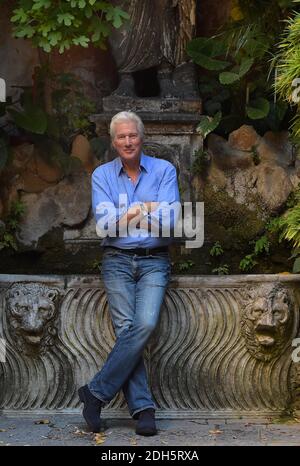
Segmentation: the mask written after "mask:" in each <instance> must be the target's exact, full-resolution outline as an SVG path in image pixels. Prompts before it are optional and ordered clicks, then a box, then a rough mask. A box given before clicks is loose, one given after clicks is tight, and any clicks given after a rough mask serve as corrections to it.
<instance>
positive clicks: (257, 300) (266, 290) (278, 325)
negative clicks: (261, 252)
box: [241, 284, 295, 361]
mask: <svg viewBox="0 0 300 466" xmlns="http://www.w3.org/2000/svg"><path fill="white" fill-rule="evenodd" d="M294 306H295V302H294V297H293V294H292V292H291V291H290V290H288V289H286V288H284V287H283V286H282V285H281V284H276V285H275V286H274V284H272V285H271V284H263V285H261V286H259V287H258V288H256V289H253V290H251V291H250V296H249V297H248V300H246V301H245V302H244V311H243V315H242V328H241V330H242V335H243V337H244V338H245V342H246V346H247V348H248V350H249V352H250V353H251V354H252V356H254V357H255V358H256V359H259V360H262V361H270V360H271V359H274V358H275V357H277V356H280V355H281V354H282V352H283V350H284V348H285V346H286V345H287V343H288V341H289V338H290V337H291V325H292V321H293V311H294Z"/></svg>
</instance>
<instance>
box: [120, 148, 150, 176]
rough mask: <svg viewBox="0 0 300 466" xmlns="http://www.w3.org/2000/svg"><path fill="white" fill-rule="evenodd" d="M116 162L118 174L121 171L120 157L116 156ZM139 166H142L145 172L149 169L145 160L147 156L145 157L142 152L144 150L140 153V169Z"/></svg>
mask: <svg viewBox="0 0 300 466" xmlns="http://www.w3.org/2000/svg"><path fill="white" fill-rule="evenodd" d="M116 163H117V171H118V175H120V173H121V172H122V170H123V164H122V160H121V157H117V159H116ZM141 168H143V169H144V170H145V171H146V173H147V172H148V169H149V166H148V160H147V157H146V155H145V154H144V152H142V153H141V159H140V169H141Z"/></svg>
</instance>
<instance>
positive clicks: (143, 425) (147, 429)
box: [135, 408, 157, 436]
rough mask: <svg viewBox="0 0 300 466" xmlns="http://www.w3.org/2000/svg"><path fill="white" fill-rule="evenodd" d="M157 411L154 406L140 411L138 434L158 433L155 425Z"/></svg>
mask: <svg viewBox="0 0 300 466" xmlns="http://www.w3.org/2000/svg"><path fill="white" fill-rule="evenodd" d="M154 414H155V411H154V409H152V408H148V409H145V410H144V411H140V413H139V419H138V422H137V425H136V429H135V432H136V434H138V435H147V436H150V435H156V434H157V429H156V425H155V416H154Z"/></svg>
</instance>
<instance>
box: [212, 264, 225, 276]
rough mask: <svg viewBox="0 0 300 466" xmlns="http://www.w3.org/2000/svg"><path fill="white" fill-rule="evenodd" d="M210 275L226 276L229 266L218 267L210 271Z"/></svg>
mask: <svg viewBox="0 0 300 466" xmlns="http://www.w3.org/2000/svg"><path fill="white" fill-rule="evenodd" d="M212 273H216V274H218V275H228V274H229V266H228V265H227V264H223V265H220V266H219V267H216V268H215V269H213V270H212Z"/></svg>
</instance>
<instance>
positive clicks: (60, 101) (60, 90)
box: [0, 67, 95, 173]
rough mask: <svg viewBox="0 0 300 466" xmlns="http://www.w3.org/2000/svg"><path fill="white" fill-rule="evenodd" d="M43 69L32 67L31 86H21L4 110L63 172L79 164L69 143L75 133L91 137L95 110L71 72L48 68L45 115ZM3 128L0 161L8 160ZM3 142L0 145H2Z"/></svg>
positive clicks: (20, 131) (7, 147) (7, 142)
mask: <svg viewBox="0 0 300 466" xmlns="http://www.w3.org/2000/svg"><path fill="white" fill-rule="evenodd" d="M45 73H46V69H45V68H44V67H38V68H36V70H35V78H34V83H33V87H25V88H22V93H21V96H20V99H19V100H18V101H17V102H14V103H12V102H10V103H7V104H6V106H5V110H6V113H7V115H9V117H10V121H11V123H13V124H14V126H15V127H16V128H17V130H18V132H19V136H20V137H21V136H22V137H24V138H25V139H27V140H29V141H30V142H32V143H34V144H35V146H36V147H37V148H38V150H39V153H40V155H41V156H43V157H44V158H45V159H46V160H47V161H48V162H49V163H53V164H56V165H59V166H60V167H61V168H62V170H63V171H64V172H65V173H70V171H72V170H73V169H74V168H76V167H78V166H79V164H80V161H79V160H78V159H76V158H75V157H70V155H69V154H70V148H71V143H72V140H73V138H74V136H75V135H76V134H79V133H81V134H85V135H86V136H88V137H89V136H92V134H93V132H92V130H91V123H90V121H89V119H88V116H89V115H90V114H91V113H92V112H94V111H95V106H94V104H93V103H92V102H91V101H90V100H89V99H88V98H87V97H86V96H85V95H84V92H83V89H82V84H81V82H80V81H79V80H78V79H77V78H76V77H75V76H74V75H72V74H71V73H62V74H58V75H55V74H53V73H51V72H49V70H48V79H49V80H50V82H51V100H52V109H53V112H52V114H51V115H50V114H48V113H47V112H46V111H45V109H44V108H43V106H42V105H41V102H42V101H43V92H44V78H45ZM5 125H6V123H5V124H4V127H3V128H2V130H1V128H0V134H3V135H5V136H3V137H2V139H0V161H2V166H4V163H5V162H6V161H7V160H8V157H7V153H8V151H9V144H10V137H9V133H7V132H5ZM1 143H2V144H1Z"/></svg>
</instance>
